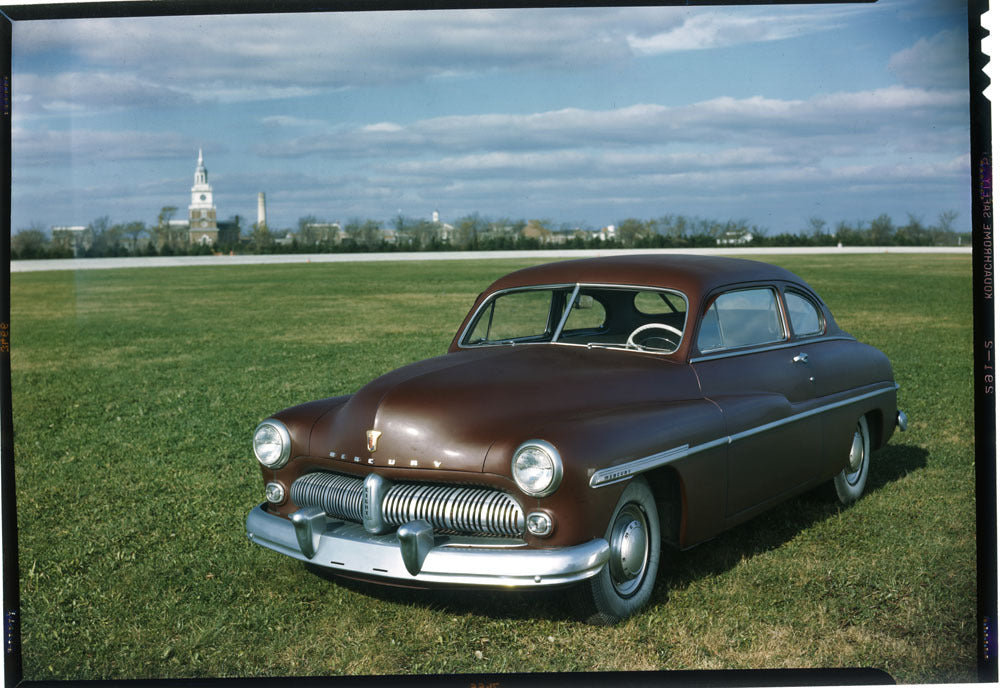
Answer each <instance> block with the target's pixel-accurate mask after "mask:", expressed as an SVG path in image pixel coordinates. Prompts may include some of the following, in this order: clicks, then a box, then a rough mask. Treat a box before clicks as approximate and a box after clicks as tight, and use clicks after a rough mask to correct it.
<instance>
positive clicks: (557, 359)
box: [309, 345, 696, 472]
mask: <svg viewBox="0 0 1000 688" xmlns="http://www.w3.org/2000/svg"><path fill="white" fill-rule="evenodd" d="M680 369H684V370H686V371H689V369H688V368H687V366H683V365H681V364H678V363H675V362H672V361H669V360H667V359H665V358H663V357H662V356H655V355H647V354H640V353H636V352H623V351H612V350H606V349H596V348H595V349H587V348H584V347H573V346H561V345H521V346H511V347H489V348H482V349H469V350H462V351H458V352H454V353H449V354H446V355H444V356H438V357H436V358H431V359H427V360H424V361H420V362H418V363H413V364H411V365H407V366H404V367H402V368H399V369H397V370H394V371H392V372H390V373H387V374H386V375H383V376H382V377H379V378H377V379H376V380H374V381H372V382H371V383H369V384H368V385H366V386H365V387H363V388H362V389H361V390H359V391H358V392H357V393H356V394H355V395H354V396H353V397H351V399H350V401H348V402H347V403H346V404H343V405H341V406H338V407H336V408H334V409H331V410H330V411H328V412H327V413H325V414H324V415H323V416H321V417H320V418H319V419H318V421H317V422H316V425H315V426H314V427H313V431H312V434H311V438H310V445H309V453H310V454H311V455H313V456H332V457H334V458H337V459H341V460H345V461H349V462H354V463H364V464H369V465H374V466H396V467H400V468H429V469H438V470H461V471H475V472H481V471H482V470H483V465H484V460H485V457H486V453H487V451H488V450H489V448H490V446H491V445H492V444H493V443H494V442H495V441H497V440H498V439H499V438H501V437H503V438H504V439H505V440H507V441H509V442H515V443H520V442H522V441H525V440H528V439H552V437H551V435H550V433H551V432H558V429H557V428H564V427H565V424H566V422H567V421H572V420H573V419H576V418H578V419H580V420H581V421H582V422H585V420H586V418H587V417H588V416H590V417H593V416H594V415H595V414H599V413H600V412H601V411H602V410H605V411H606V410H608V409H616V410H618V411H621V410H622V409H623V407H627V406H632V405H634V406H635V407H637V408H639V407H648V405H649V404H650V403H657V402H659V403H662V402H664V401H668V400H669V399H670V398H684V397H687V396H688V395H690V394H691V393H692V390H691V389H690V386H691V384H690V380H692V379H693V376H692V375H691V374H690V373H689V372H688V375H684V374H680V375H678V373H679V372H680ZM665 378H673V379H677V380H678V382H680V381H681V380H684V381H687V384H683V383H682V384H678V385H676V387H675V388H674V390H675V392H677V393H678V394H679V395H680V396H679V397H678V396H675V395H673V394H671V393H670V390H671V387H672V385H671V381H670V380H669V379H665ZM695 384H696V383H695ZM369 431H375V432H376V433H380V434H379V435H378V438H377V440H376V441H375V449H374V451H370V445H369V442H368V434H369Z"/></svg>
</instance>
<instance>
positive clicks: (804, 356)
mask: <svg viewBox="0 0 1000 688" xmlns="http://www.w3.org/2000/svg"><path fill="white" fill-rule="evenodd" d="M792 362H793V363H808V362H809V354H806V353H801V354H799V355H798V356H796V357H795V358H793V359H792Z"/></svg>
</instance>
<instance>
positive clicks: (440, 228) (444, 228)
mask: <svg viewBox="0 0 1000 688" xmlns="http://www.w3.org/2000/svg"><path fill="white" fill-rule="evenodd" d="M431 223H433V224H434V228H435V230H436V231H437V235H438V238H439V239H440V240H441V241H451V235H452V234H453V233H454V232H455V228H454V227H453V226H451V225H450V224H448V223H447V222H441V216H440V215H439V214H438V211H436V210H435V211H434V212H433V213H431ZM391 241H392V242H395V237H393V239H392V240H391Z"/></svg>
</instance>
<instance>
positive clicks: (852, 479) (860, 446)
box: [847, 427, 865, 485]
mask: <svg viewBox="0 0 1000 688" xmlns="http://www.w3.org/2000/svg"><path fill="white" fill-rule="evenodd" d="M864 464H865V440H864V437H863V436H862V435H861V428H860V427H857V428H855V429H854V442H852V443H851V456H850V460H849V462H848V465H849V466H850V470H851V472H850V473H849V474H848V476H847V482H849V483H851V484H852V485H853V484H854V483H856V482H857V481H858V476H859V475H860V473H861V468H862V467H863V466H864Z"/></svg>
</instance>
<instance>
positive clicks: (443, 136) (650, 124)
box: [259, 86, 968, 162]
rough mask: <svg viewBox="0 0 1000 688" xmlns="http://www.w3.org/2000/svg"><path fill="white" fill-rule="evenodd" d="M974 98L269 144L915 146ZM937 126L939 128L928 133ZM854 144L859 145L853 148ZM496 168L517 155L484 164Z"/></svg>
mask: <svg viewBox="0 0 1000 688" xmlns="http://www.w3.org/2000/svg"><path fill="white" fill-rule="evenodd" d="M967 103H968V99H967V96H966V95H965V94H964V93H963V92H961V91H928V90H925V89H911V88H905V87H901V86H893V87H888V88H884V89H875V90H871V91H863V92H857V93H834V94H824V95H818V96H815V97H813V98H811V99H808V100H794V99H791V100H781V99H773V98H763V97H759V96H755V97H750V98H732V97H728V96H726V97H720V98H713V99H710V100H706V101H702V102H698V103H693V104H690V105H683V106H673V107H671V106H665V105H659V104H655V103H639V104H635V105H631V106H628V107H623V108H617V109H614V110H584V109H580V108H563V109H559V110H552V111H547V112H539V113H530V114H505V113H485V114H476V115H452V116H445V117H434V118H429V119H424V120H418V121H416V122H413V123H411V124H407V125H401V124H397V123H386V122H380V123H377V124H372V125H366V126H360V127H355V128H345V127H341V128H338V129H337V130H335V131H333V132H330V133H325V134H320V135H313V136H308V137H299V138H293V139H289V140H284V141H279V140H275V141H271V142H268V143H266V144H262V145H261V146H260V148H259V152H260V154H261V155H262V156H264V157H272V158H295V157H305V156H320V157H338V158H340V157H362V156H364V157H375V158H380V157H393V158H398V157H399V156H400V155H417V154H424V155H426V154H448V153H450V152H461V153H463V154H466V155H467V154H469V153H471V152H473V151H481V152H493V153H501V152H502V153H514V152H517V151H534V152H536V153H537V152H539V151H543V152H552V151H558V150H566V149H580V148H602V147H621V146H625V147H630V146H640V147H648V146H663V145H670V144H678V143H682V142H688V143H699V142H701V143H706V144H710V145H713V146H714V145H716V144H718V143H720V142H737V144H738V145H739V146H743V147H747V146H752V145H753V142H754V141H755V140H758V141H759V140H764V141H767V142H769V145H775V146H785V147H787V146H790V145H793V144H792V142H794V141H796V140H799V139H806V138H830V137H834V136H837V135H840V138H841V141H842V144H841V145H843V142H845V141H846V142H847V143H849V144H851V143H852V141H851V139H849V138H844V137H843V136H842V135H843V134H850V135H854V136H856V140H855V141H854V142H853V143H854V144H857V145H862V144H864V145H869V144H870V143H871V142H872V141H878V142H883V141H885V140H886V139H887V138H888V140H890V141H898V142H899V143H900V144H902V143H903V142H905V141H906V140H907V136H908V133H907V132H908V131H910V130H909V129H905V128H904V127H910V128H912V130H913V131H917V130H920V131H921V132H922V134H923V135H924V136H925V138H926V139H927V140H933V139H934V136H942V135H945V134H946V133H947V132H948V131H950V130H951V129H954V128H956V127H958V128H963V127H966V126H967V122H968V116H967V114H966V109H967ZM932 123H933V124H934V125H935V126H936V128H937V131H936V132H935V133H934V134H933V135H932V134H929V133H927V132H928V131H929V130H930V129H931V126H930V125H931V124H932ZM851 147H852V148H853V147H855V146H854V145H852V146H851ZM482 159H484V160H486V159H489V160H493V161H494V162H497V161H500V160H510V159H511V158H497V157H495V156H494V157H493V158H482Z"/></svg>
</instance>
